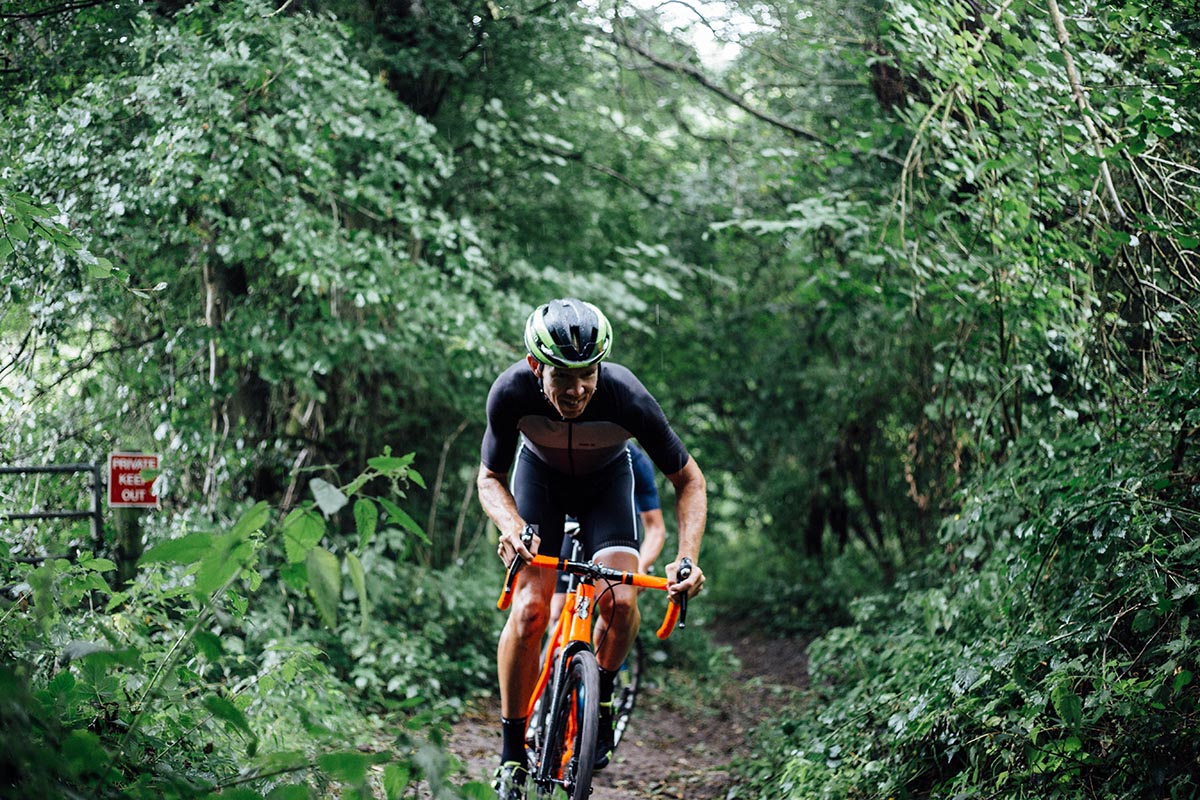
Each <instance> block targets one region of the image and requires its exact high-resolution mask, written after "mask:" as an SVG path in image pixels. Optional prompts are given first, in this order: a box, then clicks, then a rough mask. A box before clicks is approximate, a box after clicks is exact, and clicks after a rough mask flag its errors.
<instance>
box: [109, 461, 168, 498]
mask: <svg viewBox="0 0 1200 800" xmlns="http://www.w3.org/2000/svg"><path fill="white" fill-rule="evenodd" d="M145 469H150V470H157V469H158V455H157V454H150V453H113V454H111V455H110V456H109V457H108V505H109V506H111V507H114V508H120V507H126V508H155V507H157V506H158V498H157V497H155V496H154V486H153V485H152V484H153V481H148V480H146V479H145V478H143V477H142V470H145Z"/></svg>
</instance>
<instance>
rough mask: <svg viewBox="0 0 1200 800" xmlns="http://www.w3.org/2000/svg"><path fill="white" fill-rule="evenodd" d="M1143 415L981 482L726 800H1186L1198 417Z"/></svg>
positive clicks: (815, 663)
mask: <svg viewBox="0 0 1200 800" xmlns="http://www.w3.org/2000/svg"><path fill="white" fill-rule="evenodd" d="M1188 397H1190V395H1188ZM1167 399H1168V400H1169V399H1170V398H1167ZM1190 402H1191V401H1190V400H1189V401H1188V403H1190ZM1164 412H1166V413H1165V414H1164ZM1143 413H1144V416H1141V417H1139V418H1136V419H1133V420H1131V422H1130V424H1129V425H1128V427H1127V428H1126V429H1125V430H1121V431H1110V432H1107V433H1106V435H1104V436H1098V435H1096V434H1095V433H1093V432H1091V431H1089V430H1087V429H1085V428H1083V427H1080V428H1079V429H1077V430H1076V431H1075V432H1074V433H1072V434H1070V435H1065V436H1062V437H1059V438H1058V439H1056V440H1054V441H1053V443H1052V444H1051V443H1049V442H1048V441H1046V440H1041V441H1034V442H1032V443H1031V446H1030V447H1028V448H1026V449H1024V450H1021V451H1018V452H1016V453H1014V454H1013V456H1012V457H1010V458H1009V460H1008V461H1007V462H1006V463H1005V464H1003V465H1002V466H999V467H995V468H993V469H991V470H990V471H988V472H986V473H984V474H981V475H980V476H979V477H978V479H977V480H976V482H975V483H974V484H973V487H972V488H971V489H970V490H968V491H967V492H966V493H965V495H964V497H963V503H962V509H961V512H960V513H958V514H956V515H955V516H953V518H951V519H948V520H947V521H946V522H945V524H944V526H943V528H942V531H941V549H940V550H939V551H937V552H936V553H934V554H933V555H932V556H931V557H930V558H929V560H928V562H927V564H926V565H925V567H924V568H923V569H921V570H918V571H915V572H913V573H911V574H909V575H906V576H904V577H903V578H902V579H901V580H900V581H899V582H898V583H897V584H896V585H895V586H894V588H892V589H890V590H888V591H883V592H879V593H874V594H870V595H865V596H861V597H860V598H858V599H857V600H856V601H855V602H854V603H853V604H852V606H851V611H852V619H851V620H850V621H849V623H848V624H845V625H842V626H840V627H837V628H835V629H833V630H831V631H829V632H828V633H827V634H826V635H825V636H823V637H822V638H820V639H818V640H817V641H816V642H815V643H814V644H813V645H812V647H811V650H810V669H811V675H812V681H813V689H812V696H811V697H810V702H808V703H806V704H805V707H804V708H803V709H800V710H799V711H798V713H797V716H796V717H795V718H794V719H792V720H789V721H788V722H786V723H780V724H778V725H777V726H776V727H774V728H773V729H772V730H770V731H765V732H764V733H763V735H762V737H761V740H760V744H759V747H758V748H756V749H757V751H758V752H760V753H761V755H760V756H759V757H757V758H754V759H749V760H747V761H746V762H745V763H743V765H742V774H743V776H744V778H745V783H744V786H743V788H742V789H740V790H739V793H738V794H737V796H739V797H747V798H749V797H754V798H806V799H807V798H958V797H972V798H1033V797H1037V798H1106V799H1107V798H1184V797H1195V796H1197V795H1198V794H1200V778H1198V777H1197V776H1198V775H1200V770H1198V766H1200V691H1198V686H1197V682H1196V680H1195V672H1196V670H1197V661H1198V657H1200V645H1198V644H1197V641H1196V636H1197V632H1196V628H1195V623H1194V621H1193V620H1194V619H1195V618H1196V616H1197V611H1198V610H1200V608H1198V606H1197V594H1198V591H1200V580H1197V575H1200V520H1198V518H1197V511H1198V509H1200V484H1197V482H1196V480H1195V475H1196V474H1197V473H1196V470H1195V466H1196V463H1195V457H1194V455H1193V456H1192V458H1191V460H1190V461H1188V460H1186V459H1185V460H1181V459H1180V458H1179V450H1178V447H1177V443H1178V441H1179V440H1178V439H1177V438H1172V437H1173V435H1174V434H1175V433H1176V432H1177V431H1179V430H1181V429H1182V430H1188V429H1190V428H1191V427H1194V426H1195V424H1196V420H1195V419H1194V417H1195V414H1196V412H1195V411H1194V410H1191V409H1190V407H1189V406H1188V405H1187V403H1184V404H1183V405H1182V406H1180V407H1175V408H1172V407H1171V406H1170V405H1169V404H1165V405H1161V406H1158V407H1156V408H1155V409H1154V411H1149V410H1148V411H1145V412H1143ZM1134 423H1136V424H1134ZM1181 426H1182V428H1181Z"/></svg>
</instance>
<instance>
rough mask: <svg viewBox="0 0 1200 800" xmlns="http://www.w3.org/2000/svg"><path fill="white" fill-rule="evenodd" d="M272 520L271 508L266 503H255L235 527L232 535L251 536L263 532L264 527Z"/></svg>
mask: <svg viewBox="0 0 1200 800" xmlns="http://www.w3.org/2000/svg"><path fill="white" fill-rule="evenodd" d="M270 518H271V507H270V506H269V505H268V504H267V503H266V502H258V503H255V504H254V506H253V507H252V508H250V510H248V511H247V512H246V513H245V514H242V517H241V519H239V520H238V521H237V522H236V523H235V524H234V526H233V529H232V530H231V531H230V533H233V534H235V535H239V536H249V535H250V534H252V533H256V532H258V531H260V530H262V528H263V526H264V525H266V524H267V521H268V520H269V519H270Z"/></svg>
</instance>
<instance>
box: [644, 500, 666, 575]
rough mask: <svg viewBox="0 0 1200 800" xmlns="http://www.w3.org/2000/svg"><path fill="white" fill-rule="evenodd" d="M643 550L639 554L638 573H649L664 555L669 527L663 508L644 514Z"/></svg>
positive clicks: (653, 509)
mask: <svg viewBox="0 0 1200 800" xmlns="http://www.w3.org/2000/svg"><path fill="white" fill-rule="evenodd" d="M641 516H642V537H643V538H642V548H641V551H640V552H639V553H638V571H639V572H649V571H650V568H651V567H653V566H654V562H655V561H657V560H658V557H659V555H660V554H661V553H662V549H663V543H664V542H665V541H666V540H667V526H666V523H665V522H663V513H662V509H661V508H652V509H650V510H649V511H643V512H642V515H641Z"/></svg>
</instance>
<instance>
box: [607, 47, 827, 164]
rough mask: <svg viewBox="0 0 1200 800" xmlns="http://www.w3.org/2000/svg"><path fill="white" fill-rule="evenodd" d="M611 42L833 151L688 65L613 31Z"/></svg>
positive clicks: (800, 129) (758, 116)
mask: <svg viewBox="0 0 1200 800" xmlns="http://www.w3.org/2000/svg"><path fill="white" fill-rule="evenodd" d="M612 39H613V41H614V42H616V43H617V45H619V46H620V47H624V48H626V49H627V50H631V51H633V52H634V53H637V54H638V55H639V56H641V57H642V58H644V59H646V60H647V61H649V62H650V63H651V64H653V65H654V66H656V67H658V68H659V69H664V70H667V71H668V72H674V73H676V74H678V75H683V76H684V77H687V78H690V79H691V80H693V81H695V82H696V83H697V84H699V85H700V86H702V87H703V88H705V89H706V90H708V91H710V92H712V93H713V94H715V95H717V96H718V97H720V98H722V99H723V100H726V101H728V102H729V103H732V104H733V105H735V106H737V107H738V108H740V109H742V110H743V111H745V112H746V113H747V114H749V115H750V116H752V117H754V118H756V119H759V120H762V121H763V122H765V123H767V124H768V125H774V126H775V127H777V128H779V129H781V130H784V131H787V132H788V133H789V134H791V135H792V136H795V137H796V138H797V139H804V140H806V141H809V142H815V143H816V144H820V145H824V146H825V147H830V148H832V147H833V145H832V143H830V142H828V141H826V140H825V139H824V138H822V137H821V136H818V135H817V134H815V133H813V132H812V131H810V130H807V129H805V128H801V127H800V126H798V125H793V124H792V123H790V122H788V121H787V120H784V119H780V118H779V117H777V116H775V115H774V114H771V113H769V112H767V111H764V110H762V109H761V108H757V107H755V106H754V105H753V104H752V103H751V102H750V101H749V100H747V99H746V98H744V97H742V96H741V95H739V94H737V93H736V92H732V91H730V90H729V89H726V88H725V87H723V86H719V85H717V84H716V83H714V82H713V81H712V80H711V79H710V78H709V77H708V76H707V75H705V74H704V73H703V72H701V71H700V70H698V69H696V68H695V67H693V66H692V65H690V64H681V63H679V62H677V61H668V60H667V59H665V58H660V57H659V56H656V55H655V54H654V53H652V52H650V51H649V50H647V49H646V48H644V47H642V46H641V45H638V44H637V43H635V42H632V41H630V40H629V39H627V38H626V37H624V36H621V35H619V34H618V33H617V32H616V31H615V30H614V31H613V33H612Z"/></svg>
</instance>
